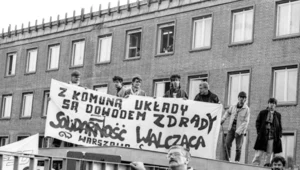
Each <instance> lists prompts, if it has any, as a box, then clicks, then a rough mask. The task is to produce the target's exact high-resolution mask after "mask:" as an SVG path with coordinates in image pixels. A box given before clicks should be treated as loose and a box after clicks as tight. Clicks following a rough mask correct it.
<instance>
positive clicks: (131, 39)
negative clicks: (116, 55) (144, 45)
mask: <svg viewBox="0 0 300 170" xmlns="http://www.w3.org/2000/svg"><path fill="white" fill-rule="evenodd" d="M141 31H142V30H140V29H139V30H135V31H128V32H127V40H126V44H127V45H126V58H136V57H140V51H141V38H142V32H141Z"/></svg>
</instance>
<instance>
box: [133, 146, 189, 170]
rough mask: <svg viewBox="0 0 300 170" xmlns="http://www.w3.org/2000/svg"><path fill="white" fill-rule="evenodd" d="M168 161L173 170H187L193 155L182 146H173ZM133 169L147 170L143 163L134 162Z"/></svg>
mask: <svg viewBox="0 0 300 170" xmlns="http://www.w3.org/2000/svg"><path fill="white" fill-rule="evenodd" d="M167 159H168V162H169V166H170V169H171V170H187V169H191V168H188V164H189V162H190V160H191V154H190V152H189V149H186V148H184V147H183V146H180V145H173V146H171V147H170V149H169V151H168V154H167ZM130 165H131V167H133V168H134V169H136V170H146V168H145V166H144V164H143V163H142V162H132V163H131V164H130Z"/></svg>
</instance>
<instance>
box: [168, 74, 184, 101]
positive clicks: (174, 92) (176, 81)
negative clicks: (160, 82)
mask: <svg viewBox="0 0 300 170" xmlns="http://www.w3.org/2000/svg"><path fill="white" fill-rule="evenodd" d="M170 80H171V84H170V86H171V87H170V90H168V91H167V92H166V93H165V95H164V97H166V98H183V99H184V100H186V99H188V98H189V97H188V95H187V93H186V92H185V91H184V90H183V89H181V87H180V76H179V75H178V74H174V75H172V76H171V77H170Z"/></svg>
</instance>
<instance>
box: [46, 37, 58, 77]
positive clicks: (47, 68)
mask: <svg viewBox="0 0 300 170" xmlns="http://www.w3.org/2000/svg"><path fill="white" fill-rule="evenodd" d="M54 46H59V53H58V64H57V68H49V65H50V64H51V63H50V48H51V47H54ZM60 56H61V44H60V43H56V44H50V45H48V53H47V66H46V71H56V70H59V66H60V58H61V57H60Z"/></svg>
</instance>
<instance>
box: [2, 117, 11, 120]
mask: <svg viewBox="0 0 300 170" xmlns="http://www.w3.org/2000/svg"><path fill="white" fill-rule="evenodd" d="M0 120H10V117H3V118H0Z"/></svg>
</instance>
